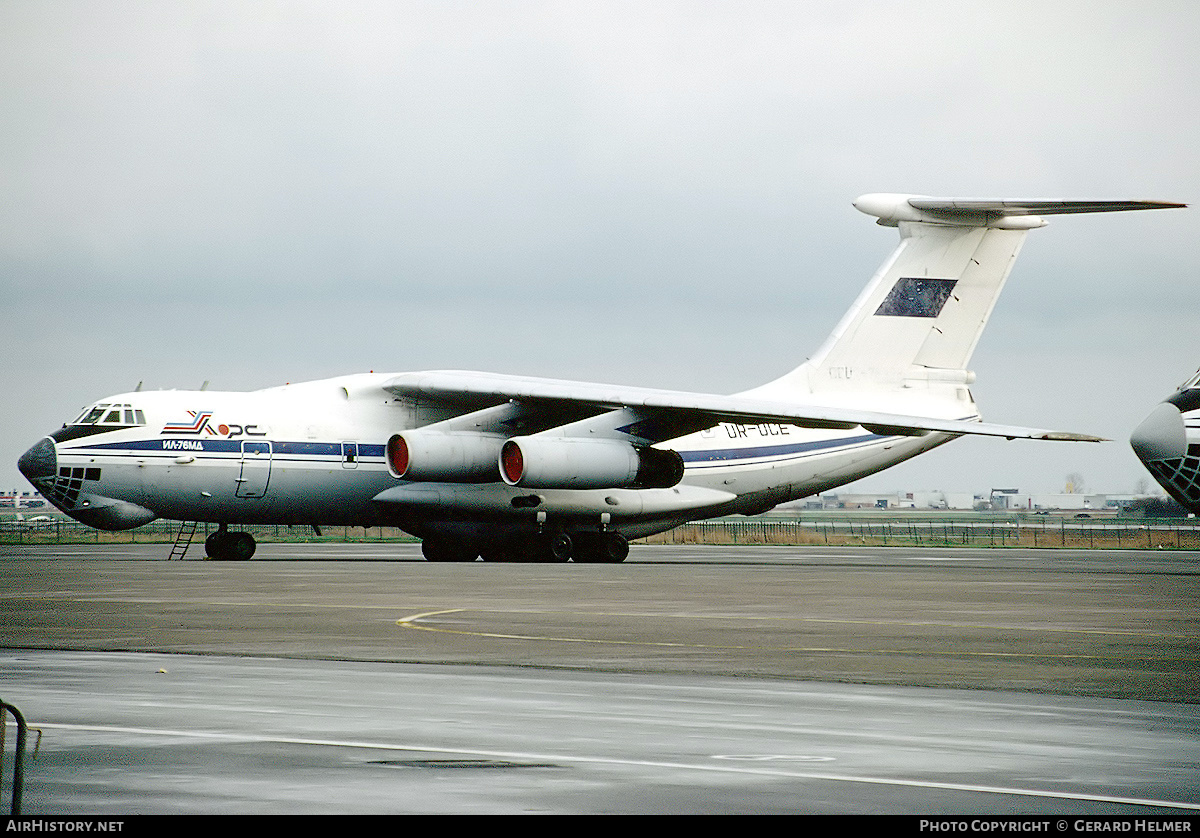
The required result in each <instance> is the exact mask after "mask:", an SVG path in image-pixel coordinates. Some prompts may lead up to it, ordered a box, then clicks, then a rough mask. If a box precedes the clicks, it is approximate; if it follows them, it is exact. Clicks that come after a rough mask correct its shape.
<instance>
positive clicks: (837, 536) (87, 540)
mask: <svg viewBox="0 0 1200 838" xmlns="http://www.w3.org/2000/svg"><path fill="white" fill-rule="evenodd" d="M215 529H216V526H215V525H214V524H200V525H199V527H198V528H197V530H196V535H195V537H194V539H193V541H192V544H193V546H195V545H197V544H203V541H204V538H205V537H206V536H207V535H208V533H210V532H212V531H214V530H215ZM235 529H244V530H246V531H247V532H249V533H251V534H252V535H253V536H254V537H255V539H256V540H258V541H259V542H265V543H271V542H280V543H286V542H335V543H336V542H346V543H353V542H395V543H405V542H410V543H411V542H415V541H417V540H418V539H416V538H413V537H412V536H410V535H408V534H407V533H404V532H403V531H401V530H398V529H396V528H394V527H371V528H369V529H365V528H363V527H323V528H322V529H321V533H320V534H319V535H318V534H317V533H316V532H315V531H314V530H313V529H312V528H311V527H308V526H286V525H283V524H279V525H266V526H248V527H238V528H235ZM178 533H179V523H178V522H172V521H155V522H153V523H150V524H147V525H146V526H144V527H138V528H137V529H133V530H126V531H124V532H115V533H114V532H103V531H101V530H96V529H92V528H91V527H87V526H84V525H83V524H80V523H78V522H76V521H70V520H66V519H56V520H54V521H51V522H41V523H39V525H38V526H37V527H28V526H26V527H20V528H13V527H12V526H11V525H10V526H6V527H5V528H4V529H3V530H0V544H131V543H170V542H173V541H174V540H175V538H176V536H177V535H178ZM638 543H642V544H745V545H756V544H779V545H792V546H803V545H831V546H835V545H864V546H922V547H949V546H971V547H1046V548H1053V547H1068V548H1073V549H1159V548H1163V549H1175V550H1200V519H1196V518H1186V519H1150V518H1112V517H1096V518H1090V519H1086V518H1072V517H1065V516H1063V517H1057V516H994V515H986V514H976V515H965V516H962V517H955V516H931V517H917V516H904V517H900V516H896V517H888V518H883V517H880V516H878V515H873V514H870V513H863V514H860V515H853V514H846V515H821V514H809V515H802V516H800V517H796V518H792V517H789V518H782V517H764V518H741V517H737V518H720V519H716V520H711V521H695V522H692V523H689V524H684V525H682V526H680V527H676V528H675V529H673V530H669V531H668V532H665V533H660V534H658V535H654V536H650V537H649V538H645V539H641V540H640V541H639V542H638Z"/></svg>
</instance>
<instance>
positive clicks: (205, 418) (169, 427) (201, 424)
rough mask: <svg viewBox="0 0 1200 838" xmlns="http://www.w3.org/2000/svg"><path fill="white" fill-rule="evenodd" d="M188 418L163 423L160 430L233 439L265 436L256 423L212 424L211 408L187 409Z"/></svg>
mask: <svg viewBox="0 0 1200 838" xmlns="http://www.w3.org/2000/svg"><path fill="white" fill-rule="evenodd" d="M187 414H188V416H189V417H191V418H190V419H188V420H186V421H183V422H168V423H167V424H165V425H163V429H162V432H163V433H164V434H168V435H171V436H199V437H203V436H215V437H221V438H225V439H233V438H234V437H239V436H266V435H267V432H266V431H260V430H259V429H258V425H237V424H234V423H233V422H230V423H229V424H225V423H224V422H220V423H217V424H215V425H214V424H213V422H212V416H213V412H212V411H211V410H189V411H188V412H187Z"/></svg>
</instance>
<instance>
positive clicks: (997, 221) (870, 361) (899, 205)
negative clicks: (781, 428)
mask: <svg viewBox="0 0 1200 838" xmlns="http://www.w3.org/2000/svg"><path fill="white" fill-rule="evenodd" d="M854 205H855V207H857V208H858V209H859V210H861V211H862V212H864V213H867V214H868V215H873V216H876V217H877V218H878V219H879V221H878V223H879V224H881V225H884V226H892V227H898V228H899V231H900V244H899V246H898V247H897V248H896V250H895V251H893V253H892V254H891V256H890V257H888V259H887V261H885V262H884V263H883V265H882V266H881V267H880V268H879V270H878V271H877V272H876V274H875V276H874V277H872V279H871V281H870V282H869V283H868V284H867V287H866V288H865V289H864V290H863V292H862V293H861V294H860V295H859V297H858V299H857V300H856V301H855V302H854V305H853V306H851V308H850V310H849V311H848V312H847V313H846V314H845V316H844V317H843V318H842V320H841V322H840V323H839V324H838V326H837V328H836V329H834V331H833V334H831V335H830V336H829V338H828V339H827V340H826V341H825V343H824V344H823V345H822V346H821V347H820V348H819V349H818V350H817V352H816V353H815V354H814V355H813V356H812V357H811V358H810V359H809V360H808V361H806V362H805V363H804V364H802V365H801V366H800V367H798V368H796V369H795V370H793V371H792V372H790V373H788V374H787V375H785V376H783V377H782V378H780V379H778V380H777V381H774V382H771V383H770V384H768V385H765V386H764V387H762V388H759V389H758V390H756V391H755V392H756V393H758V394H761V395H767V394H771V395H773V396H775V397H786V396H788V395H793V396H799V395H801V394H820V393H837V392H839V391H842V392H846V393H849V392H851V391H853V392H858V393H862V392H864V391H867V392H879V391H884V390H886V391H903V390H906V389H907V390H911V389H913V388H920V389H926V390H928V389H930V388H933V389H937V388H938V387H939V385H946V386H949V387H953V388H954V390H955V391H956V392H957V398H959V399H960V400H961V399H962V397H963V394H964V391H963V388H964V387H965V385H966V384H969V383H970V382H971V381H972V380H973V378H974V376H973V375H972V374H971V373H970V372H969V371H968V370H967V365H968V363H969V362H970V359H971V355H972V353H973V352H974V351H975V347H976V345H977V344H978V343H979V338H980V336H981V335H982V334H983V329H984V326H986V325H987V321H988V318H989V317H990V316H991V313H992V309H993V308H994V307H995V305H996V300H997V299H998V298H999V296H1000V292H1001V291H1002V290H1003V288H1004V284H1005V282H1006V280H1007V279H1008V275H1009V272H1010V271H1011V270H1012V266H1013V263H1014V262H1015V261H1016V258H1017V254H1018V253H1019V252H1020V250H1021V245H1022V244H1023V242H1024V240H1025V234H1026V233H1027V232H1028V231H1029V230H1032V229H1036V228H1038V227H1042V226H1044V225H1045V223H1046V222H1045V221H1043V220H1042V219H1041V218H1040V216H1041V215H1051V214H1061V213H1078V212H1113V211H1119V210H1132V209H1154V208H1161V207H1177V206H1182V205H1181V204H1167V203H1161V202H1149V201H1119V202H1111V201H1086V202H1085V201H977V200H960V199H945V198H925V197H920V196H911V195H890V194H876V195H864V196H862V197H861V198H859V199H858V200H857V201H855V202H854Z"/></svg>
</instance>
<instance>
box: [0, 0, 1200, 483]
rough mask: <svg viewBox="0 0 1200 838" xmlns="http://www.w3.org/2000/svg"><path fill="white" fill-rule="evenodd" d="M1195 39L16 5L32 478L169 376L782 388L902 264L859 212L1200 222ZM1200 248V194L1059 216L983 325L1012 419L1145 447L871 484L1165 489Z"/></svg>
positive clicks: (2, 90)
mask: <svg viewBox="0 0 1200 838" xmlns="http://www.w3.org/2000/svg"><path fill="white" fill-rule="evenodd" d="M1198 44H1200V4H1197V3H1195V2H1194V0H1189V1H1187V2H1184V1H1183V0H1181V2H1154V1H1153V0H1151V1H1150V2H1140V3H1136V4H1133V3H1125V2H1096V0H1090V2H1061V3H1060V2H1052V1H1051V2H1047V0H1041V2H1009V3H1004V4H995V3H989V4H983V3H979V4H967V3H961V2H911V0H910V1H909V2H882V0H880V1H879V2H866V1H864V2H841V3H836V4H828V3H826V4H817V3H811V4H810V3H798V2H779V3H771V2H740V3H715V2H696V1H695V0H691V2H653V0H649V1H647V0H642V2H595V3H583V2H579V3H573V2H561V3H555V2H513V0H508V1H507V2H478V0H476V1H475V2H447V0H435V1H433V2H403V0H392V1H391V2H378V3H374V2H338V3H316V2H312V3H303V2H292V1H291V0H289V2H252V0H237V2H187V1H186V0H179V2H171V3H161V2H144V3H138V2H110V1H109V0H105V2H71V1H70V0H57V1H56V2H44V0H31V2H21V0H0V122H2V125H3V130H2V131H0V335H3V338H4V340H3V347H4V349H5V350H6V351H5V360H4V362H3V364H0V375H2V376H3V378H2V380H0V386H2V388H3V393H4V399H3V407H2V408H0V410H2V413H0V470H2V471H0V488H16V487H20V488H21V489H23V490H27V489H29V486H28V484H27V483H25V481H24V479H23V478H22V477H21V476H20V474H19V472H18V471H17V469H16V460H17V458H18V457H19V456H20V454H21V453H22V452H23V451H24V450H25V449H26V448H28V447H29V446H30V445H32V444H33V443H34V442H36V441H37V439H38V438H40V437H41V436H43V435H44V434H46V433H48V432H50V431H52V430H54V429H55V428H57V427H59V425H61V424H62V422H63V421H65V420H67V419H69V418H72V417H73V416H74V414H75V413H76V411H77V410H78V409H79V408H80V407H82V406H83V405H85V404H86V403H88V402H90V401H93V400H95V399H98V398H100V397H102V396H105V395H108V394H112V393H117V392H124V391H128V390H131V389H133V388H134V387H135V386H136V385H137V383H138V382H139V381H142V382H144V387H146V388H150V389H157V388H195V387H198V386H199V385H200V384H201V383H202V382H204V381H206V380H208V381H211V382H212V384H211V386H212V388H213V389H254V388H259V387H265V386H271V385H274V384H279V383H283V382H284V381H299V380H306V379H314V378H323V377H328V376H333V375H339V374H343V373H349V372H363V371H367V370H375V371H377V372H382V371H387V372H401V371H406V370H416V369H431V368H432V369H449V368H456V369H480V370H491V371H496V372H506V373H524V374H531V375H542V376H552V377H560V378H579V379H585V380H601V381H609V382H616V383H627V384H636V385H647V386H658V387H667V388H677V389H688V390H703V391H709V392H734V391H737V390H742V389H747V388H749V387H751V386H754V385H757V384H760V383H762V382H764V381H766V380H768V379H770V378H773V377H775V376H777V375H779V374H781V373H783V372H786V371H787V370H788V369H791V368H792V367H793V366H795V365H796V364H797V363H799V362H800V361H802V360H803V359H804V358H805V357H806V355H808V354H809V353H810V352H812V351H813V350H814V349H816V348H817V346H818V345H819V344H820V343H821V341H822V340H823V339H824V337H825V336H826V335H827V334H828V333H829V331H830V330H831V329H832V328H833V326H834V325H835V324H836V323H837V321H838V319H839V317H840V316H841V314H842V313H843V311H844V310H845V309H846V308H847V307H848V306H849V305H850V303H851V302H852V301H853V299H854V297H855V296H856V295H857V294H858V292H859V291H860V290H861V288H862V286H863V285H864V284H865V282H866V281H867V279H869V277H870V276H871V274H872V273H873V271H874V270H875V268H876V267H877V266H878V265H879V263H880V262H882V260H883V259H884V258H885V257H886V256H887V255H888V253H889V252H890V251H891V250H892V248H893V247H894V246H895V244H896V242H897V233H896V231H895V230H893V229H888V228H881V227H877V226H875V225H874V224H873V219H871V218H870V217H868V216H865V215H862V214H861V213H859V212H857V211H856V210H854V208H853V207H852V206H851V203H850V202H851V201H852V200H853V199H854V198H855V197H856V196H858V195H860V194H862V193H864V192H876V191H898V192H919V193H924V194H933V195H954V196H973V197H1002V198H1033V197H1047V198H1139V199H1141V198H1152V199H1162V200H1174V201H1185V202H1190V203H1200V70H1198V69H1197V67H1198V62H1197V58H1198V52H1197V51H1198V49H1200V48H1198V46H1197V45H1198ZM1198 244H1200V207H1196V208H1193V209H1187V210H1171V211H1155V212H1147V213H1137V214H1129V215H1109V216H1072V217H1060V218H1055V219H1053V221H1052V223H1051V224H1050V225H1049V226H1048V227H1046V228H1044V229H1041V230H1036V231H1034V232H1032V233H1031V234H1030V236H1029V239H1028V241H1027V242H1026V245H1025V248H1024V250H1023V252H1022V256H1021V258H1020V260H1019V261H1018V263H1017V266H1016V268H1015V270H1014V272H1013V275H1012V277H1011V279H1010V281H1009V284H1008V287H1007V289H1006V291H1005V294H1004V296H1003V297H1002V298H1001V300H1000V303H999V305H998V306H997V308H996V311H995V314H994V316H993V318H992V321H991V324H990V325H989V328H988V330H987V331H986V332H985V334H984V337H983V340H982V342H981V343H980V346H979V349H978V351H977V353H976V355H975V358H974V360H973V363H972V368H973V369H974V370H975V371H976V372H977V374H978V380H977V382H976V384H975V385H974V387H973V388H972V389H973V392H974V394H975V397H976V399H977V401H978V402H979V404H980V406H981V408H982V410H983V413H984V416H985V418H986V419H987V420H989V421H993V422H1002V423H1008V424H1020V425H1032V426H1039V427H1054V428H1062V429H1067V430H1076V431H1083V432H1089V433H1096V434H1100V435H1103V436H1107V437H1111V438H1113V439H1114V440H1115V442H1113V443H1109V444H1107V445H1070V444H1064V443H1041V444H1039V443H1033V442H1005V441H998V440H959V441H957V442H954V443H951V444H950V445H948V446H945V447H943V448H941V449H939V450H937V451H935V452H933V453H931V454H927V455H925V456H923V457H920V458H918V459H916V460H914V461H912V462H910V463H906V464H904V465H901V466H898V467H897V468H895V469H892V470H890V471H887V472H883V473H881V474H879V475H876V476H874V477H872V478H870V479H868V480H866V481H862V482H860V483H859V484H856V488H860V489H862V490H877V491H885V490H891V489H910V490H911V489H917V490H924V489H943V490H947V491H983V492H986V491H987V490H988V489H989V488H992V487H1006V488H1020V489H1022V490H1025V491H1033V492H1053V491H1061V490H1062V488H1063V484H1064V483H1065V479H1066V476H1067V475H1068V474H1070V473H1079V474H1082V475H1083V477H1084V479H1085V481H1086V485H1087V487H1088V488H1089V489H1090V490H1095V491H1107V492H1127V491H1132V490H1133V489H1134V488H1135V487H1136V486H1137V485H1138V482H1139V481H1141V480H1143V479H1144V478H1147V477H1148V475H1147V474H1146V472H1145V471H1144V470H1143V469H1142V467H1141V465H1140V463H1138V461H1137V459H1136V458H1135V457H1134V456H1133V454H1132V452H1131V451H1130V449H1129V445H1128V437H1129V433H1130V431H1132V429H1133V428H1134V427H1135V426H1136V425H1137V423H1138V422H1139V421H1140V420H1141V419H1142V417H1144V416H1145V415H1146V414H1147V413H1149V412H1150V410H1151V409H1152V408H1153V407H1154V405H1155V404H1156V403H1157V402H1159V401H1161V400H1162V399H1163V398H1164V397H1166V396H1167V395H1169V394H1170V393H1171V392H1172V391H1173V390H1174V388H1175V387H1176V385H1178V384H1179V383H1180V382H1181V381H1183V380H1184V379H1185V378H1186V377H1187V376H1188V375H1189V374H1190V373H1191V372H1192V371H1193V370H1195V369H1196V368H1197V367H1198V366H1200V328H1197V313H1198V312H1200V282H1198V279H1200V248H1198ZM1148 482H1149V484H1150V485H1151V486H1154V484H1153V481H1148Z"/></svg>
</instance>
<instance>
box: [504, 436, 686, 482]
mask: <svg viewBox="0 0 1200 838" xmlns="http://www.w3.org/2000/svg"><path fill="white" fill-rule="evenodd" d="M500 476H501V477H503V478H504V482H505V483H507V484H508V485H510V486H520V487H521V488H523V489H669V488H670V487H672V486H674V485H676V484H677V483H679V481H680V480H682V479H683V458H682V457H680V456H679V454H678V453H677V452H675V451H663V450H660V449H658V448H636V447H634V446H633V445H630V444H629V443H628V442H622V441H620V440H617V439H585V438H579V437H542V436H526V437H514V438H512V439H510V440H508V442H506V443H504V447H503V448H502V449H501V451H500Z"/></svg>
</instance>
